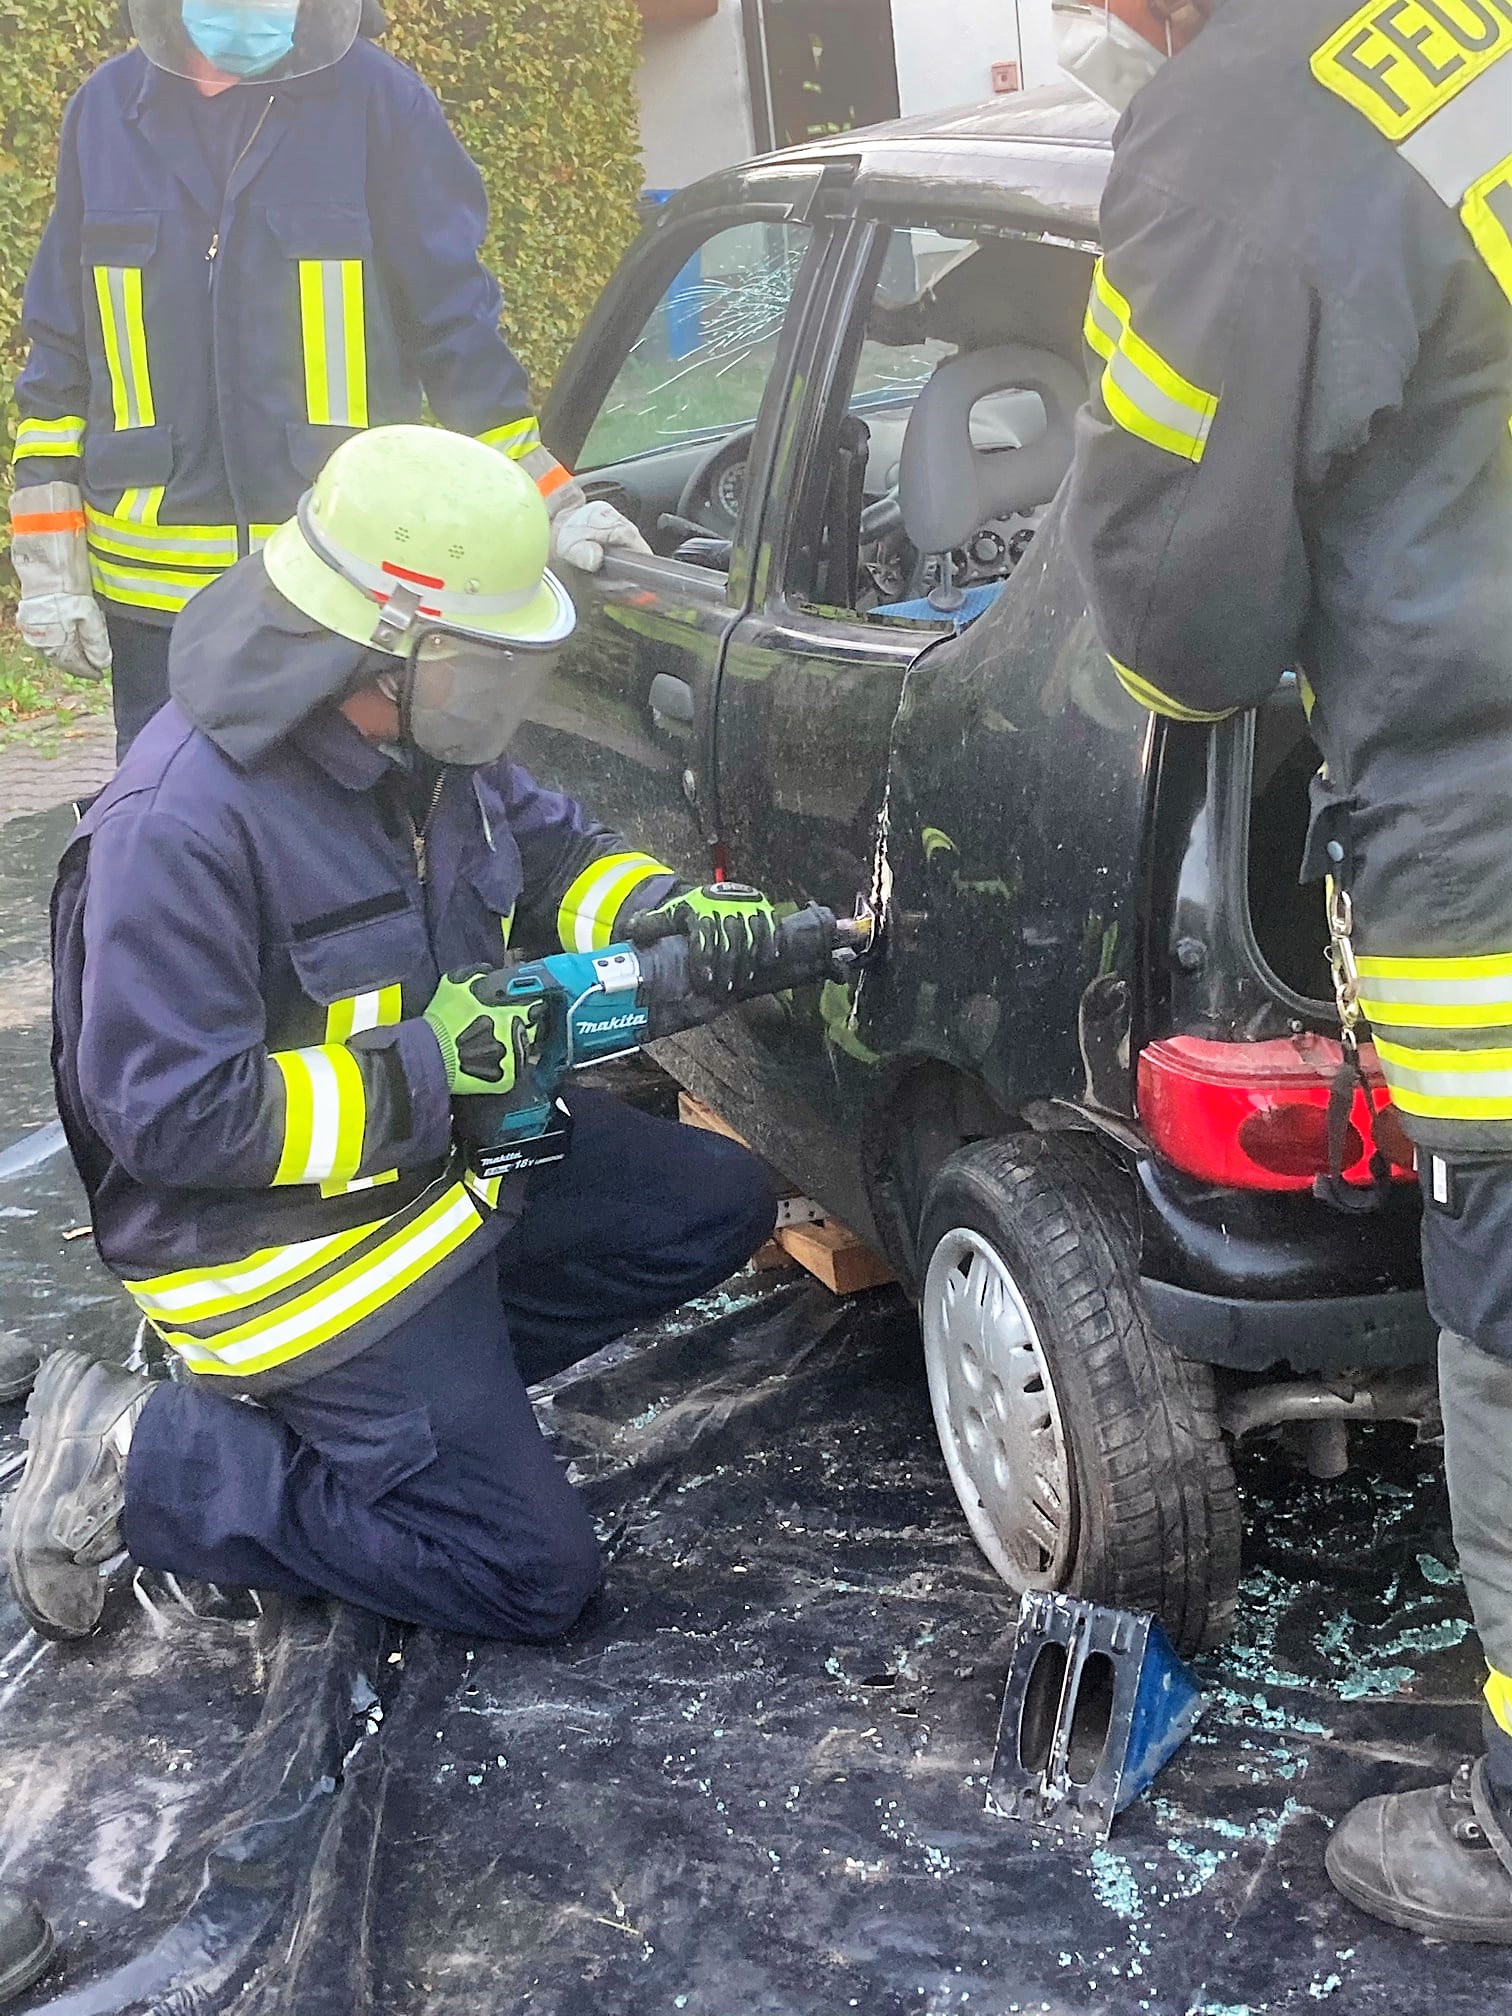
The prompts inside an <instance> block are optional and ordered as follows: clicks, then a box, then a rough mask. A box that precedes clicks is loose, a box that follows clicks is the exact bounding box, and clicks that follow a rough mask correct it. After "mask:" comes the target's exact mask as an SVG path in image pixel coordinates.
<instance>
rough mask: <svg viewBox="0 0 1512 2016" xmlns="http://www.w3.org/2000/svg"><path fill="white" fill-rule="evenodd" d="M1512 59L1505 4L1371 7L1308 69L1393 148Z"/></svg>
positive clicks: (1382, 2)
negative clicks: (1504, 60) (1505, 59)
mask: <svg viewBox="0 0 1512 2016" xmlns="http://www.w3.org/2000/svg"><path fill="white" fill-rule="evenodd" d="M1509 53H1512V13H1509V12H1508V10H1507V9H1506V7H1505V6H1503V5H1501V4H1500V0H1368V4H1367V5H1366V6H1364V7H1362V8H1360V10H1359V12H1358V13H1356V14H1351V15H1350V17H1349V19H1348V20H1347V21H1346V22H1344V23H1343V25H1342V26H1341V27H1339V28H1336V29H1335V30H1334V32H1333V34H1332V35H1330V36H1329V38H1328V40H1327V41H1326V42H1324V43H1322V44H1321V45H1320V46H1319V47H1318V48H1317V49H1315V50H1314V51H1313V56H1312V66H1311V67H1312V73H1313V75H1314V77H1316V78H1317V80H1318V82H1319V83H1320V84H1321V85H1323V86H1324V88H1325V89H1326V90H1329V91H1332V92H1333V94H1334V96H1335V97H1336V98H1342V99H1343V100H1344V101H1345V103H1346V104H1348V105H1353V107H1354V108H1355V110H1356V111H1357V112H1363V113H1364V115H1365V117H1366V118H1367V119H1368V120H1369V121H1370V123H1371V125H1372V126H1374V127H1375V128H1376V129H1377V130H1378V131H1379V132H1381V133H1384V134H1385V136H1386V138H1387V139H1388V140H1405V139H1406V138H1407V136H1408V135H1409V134H1410V133H1415V132H1416V131H1417V129H1418V128H1419V127H1420V126H1421V125H1423V124H1424V122H1425V121H1426V120H1428V119H1431V118H1432V117H1433V115H1434V113H1436V112H1439V111H1441V110H1442V109H1443V107H1444V106H1446V105H1447V104H1449V102H1450V100H1451V99H1454V98H1457V97H1458V96H1459V95H1460V93H1461V92H1462V91H1465V90H1467V89H1468V88H1469V86H1470V85H1472V84H1473V83H1474V82H1475V81H1476V79H1477V78H1478V77H1480V76H1482V75H1483V74H1484V73H1485V72H1486V71H1487V70H1489V69H1490V67H1491V65H1492V64H1493V63H1497V62H1500V60H1501V58H1502V57H1503V56H1506V55H1508V54H1509Z"/></svg>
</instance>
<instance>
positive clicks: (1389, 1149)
mask: <svg viewBox="0 0 1512 2016" xmlns="http://www.w3.org/2000/svg"><path fill="white" fill-rule="evenodd" d="M1340 1054H1341V1053H1340V1049H1339V1045H1338V1044H1337V1043H1335V1042H1331V1041H1330V1040H1329V1039H1328V1038H1327V1037H1326V1036H1316V1035H1311V1034H1304V1035H1301V1036H1285V1037H1281V1038H1278V1039H1277V1040H1275V1041H1273V1042H1269V1043H1215V1042H1211V1041H1209V1040H1208V1039H1207V1038H1206V1037H1202V1036H1170V1037H1167V1038H1166V1039H1165V1041H1163V1042H1160V1043H1152V1044H1151V1045H1150V1046H1149V1048H1148V1049H1146V1050H1144V1051H1142V1052H1141V1054H1140V1059H1139V1117H1140V1119H1141V1120H1142V1121H1143V1123H1144V1128H1145V1132H1146V1133H1147V1134H1148V1135H1149V1137H1150V1141H1151V1144H1152V1146H1153V1147H1155V1148H1156V1149H1157V1150H1158V1152H1159V1153H1160V1154H1162V1155H1163V1156H1165V1158H1166V1160H1167V1161H1169V1162H1174V1163H1175V1165H1176V1167H1177V1168H1178V1169H1184V1170H1186V1171H1187V1173H1188V1174H1189V1175H1192V1176H1201V1177H1204V1178H1206V1179H1207V1180H1208V1181H1209V1182H1213V1183H1222V1184H1225V1185H1227V1186H1228V1187H1230V1188H1233V1189H1238V1190H1307V1189H1310V1188H1311V1187H1312V1180H1313V1178H1314V1177H1315V1176H1322V1175H1326V1174H1327V1171H1328V1095H1329V1090H1330V1087H1331V1086H1332V1084H1333V1079H1334V1073H1335V1071H1336V1070H1337V1069H1338V1066H1339V1059H1340ZM1361 1061H1362V1062H1363V1063H1364V1066H1365V1075H1366V1077H1367V1079H1368V1080H1369V1082H1370V1097H1371V1104H1372V1106H1373V1107H1374V1109H1375V1115H1376V1116H1377V1117H1376V1118H1375V1119H1374V1122H1373V1123H1372V1117H1371V1115H1370V1114H1369V1113H1368V1112H1367V1110H1366V1104H1365V1095H1364V1093H1363V1092H1361V1091H1359V1090H1358V1089H1356V1092H1355V1096H1354V1109H1353V1112H1352V1114H1351V1116H1350V1126H1349V1131H1348V1134H1347V1136H1346V1141H1345V1150H1344V1164H1345V1166H1344V1175H1345V1178H1346V1180H1347V1181H1348V1182H1350V1183H1368V1182H1369V1181H1370V1139H1371V1133H1372V1125H1373V1128H1374V1133H1375V1138H1376V1140H1377V1141H1378V1142H1379V1144H1380V1147H1381V1150H1382V1152H1383V1154H1385V1155H1387V1156H1388V1157H1389V1158H1390V1159H1391V1162H1392V1165H1393V1166H1392V1174H1393V1176H1394V1177H1396V1178H1397V1179H1398V1180H1402V1181H1406V1180H1410V1179H1411V1177H1412V1173H1413V1171H1412V1147H1411V1144H1410V1142H1409V1141H1408V1140H1407V1137H1406V1135H1405V1134H1404V1133H1403V1131H1402V1126H1401V1122H1400V1121H1399V1120H1398V1118H1397V1115H1396V1113H1395V1111H1394V1110H1393V1109H1392V1108H1391V1105H1390V1097H1389V1094H1388V1093H1387V1090H1386V1086H1385V1083H1384V1081H1383V1080H1382V1078H1381V1073H1380V1067H1379V1066H1378V1065H1377V1063H1376V1061H1375V1054H1374V1052H1373V1051H1372V1050H1371V1049H1370V1048H1369V1046H1368V1045H1367V1046H1366V1047H1365V1048H1364V1049H1363V1050H1362V1052H1361Z"/></svg>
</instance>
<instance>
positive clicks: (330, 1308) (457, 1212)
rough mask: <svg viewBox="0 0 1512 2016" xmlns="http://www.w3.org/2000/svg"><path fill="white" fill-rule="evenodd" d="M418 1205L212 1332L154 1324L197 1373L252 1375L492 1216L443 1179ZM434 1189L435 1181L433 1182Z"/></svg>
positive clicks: (304, 1347)
mask: <svg viewBox="0 0 1512 2016" xmlns="http://www.w3.org/2000/svg"><path fill="white" fill-rule="evenodd" d="M441 1186H442V1187H441V1188H440V1194H439V1195H436V1196H433V1194H432V1191H427V1192H426V1193H425V1195H424V1196H423V1197H421V1198H419V1199H418V1200H417V1202H416V1205H414V1206H411V1207H410V1208H409V1209H408V1210H405V1211H401V1212H398V1213H396V1214H395V1216H394V1217H393V1218H391V1219H386V1220H383V1221H381V1222H380V1224H379V1225H378V1226H377V1227H373V1226H368V1227H365V1228H364V1229H365V1230H366V1231H367V1232H369V1233H372V1232H374V1231H375V1230H376V1231H377V1232H378V1233H379V1234H380V1235H381V1236H379V1237H378V1238H377V1240H376V1241H374V1242H373V1243H372V1244H369V1245H364V1246H362V1247H361V1248H359V1249H358V1251H357V1252H356V1253H355V1254H354V1255H353V1256H352V1258H351V1259H350V1260H349V1261H348V1262H347V1264H346V1265H345V1266H343V1267H338V1268H337V1269H336V1270H335V1271H334V1272H332V1273H330V1274H328V1275H327V1276H326V1277H325V1278H324V1279H323V1280H321V1281H320V1282H319V1283H317V1284H316V1286H314V1287H312V1288H309V1289H307V1290H306V1291H305V1293H304V1294H302V1295H299V1296H296V1297H295V1298H294V1299H293V1300H292V1301H288V1302H283V1303H280V1304H279V1305H278V1306H276V1307H275V1308H273V1309H269V1310H264V1311H259V1312H258V1313H257V1314H256V1315H254V1316H252V1317H249V1318H248V1319H247V1320H246V1321H245V1322H242V1323H238V1324H235V1325H233V1326H230V1327H227V1328H225V1329H221V1330H217V1331H215V1332H213V1333H212V1334H210V1335H209V1336H201V1335H196V1334H195V1333H194V1332H193V1331H192V1330H173V1329H169V1328H167V1327H166V1326H165V1325H164V1324H162V1323H161V1322H159V1323H155V1324H154V1328H155V1329H156V1330H157V1332H158V1335H159V1336H160V1337H161V1338H162V1339H163V1341H164V1343H166V1344H168V1345H171V1346H172V1348H173V1349H174V1350H175V1351H177V1352H178V1353H179V1354H180V1355H181V1356H182V1357H183V1358H184V1359H185V1361H186V1362H187V1363H188V1364H189V1365H190V1366H191V1367H192V1368H193V1370H194V1371H196V1372H201V1373H207V1374H211V1375H214V1374H221V1375H232V1376H235V1377H239V1378H247V1377H250V1376H251V1375H253V1374H255V1373H258V1372H266V1371H269V1370H270V1369H271V1368H272V1367H274V1366H276V1365H284V1364H288V1363H289V1362H290V1361H291V1360H292V1359H295V1358H299V1357H302V1356H303V1354H304V1353H305V1352H307V1351H313V1350H315V1349H316V1348H317V1347H318V1346H319V1345H321V1344H327V1343H329V1342H330V1340H331V1339H332V1338H333V1337H339V1336H340V1335H341V1334H342V1332H343V1331H345V1330H350V1329H352V1328H354V1327H355V1326H356V1325H357V1324H358V1323H361V1322H362V1321H363V1320H364V1319H365V1318H366V1317H368V1316H371V1315H372V1314H373V1313H374V1312H375V1311H376V1310H378V1309H381V1308H382V1307H383V1306H384V1304H385V1303H388V1302H392V1301H393V1300H395V1298H396V1297H398V1296H399V1295H402V1294H403V1293H404V1291H405V1290H406V1289H407V1288H410V1287H412V1286H413V1285H414V1283H415V1282H416V1281H418V1280H419V1279H420V1277H421V1276H422V1275H423V1274H427V1273H429V1272H430V1270H431V1269H432V1268H433V1267H436V1266H439V1265H440V1263H441V1262H442V1261H443V1260H446V1259H448V1258H449V1257H450V1256H451V1255H452V1254H453V1253H455V1252H456V1250H457V1249H458V1247H459V1246H461V1245H462V1244H463V1243H464V1241H466V1240H467V1239H469V1238H471V1237H472V1235H473V1233H475V1232H476V1231H478V1230H479V1228H480V1227H481V1226H482V1225H484V1224H485V1223H486V1222H487V1219H486V1215H485V1213H484V1212H483V1210H482V1209H480V1207H479V1206H478V1205H477V1204H476V1203H474V1201H473V1199H472V1197H471V1195H470V1194H469V1192H468V1191H467V1189H466V1187H465V1186H464V1185H463V1184H461V1183H459V1182H455V1181H452V1180H451V1179H449V1178H445V1177H443V1178H442V1179H441ZM433 1188H434V1186H433Z"/></svg>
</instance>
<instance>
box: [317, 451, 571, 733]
mask: <svg viewBox="0 0 1512 2016" xmlns="http://www.w3.org/2000/svg"><path fill="white" fill-rule="evenodd" d="M310 507H311V496H310V493H309V492H308V491H307V492H306V493H305V495H304V496H303V497H302V498H301V499H300V501H299V525H300V530H301V531H302V532H303V534H304V536H305V539H306V540H307V541H308V543H309V545H310V547H311V548H312V549H313V551H314V552H316V553H317V554H319V556H320V558H321V559H322V560H323V561H324V562H325V564H326V565H327V566H328V567H330V568H331V569H332V570H333V571H334V572H335V573H337V574H339V575H340V576H341V577H342V579H343V580H344V581H346V582H348V583H349V584H350V585H351V586H352V587H354V588H357V589H360V590H361V591H362V593H363V594H364V595H369V596H372V595H374V592H375V591H374V589H373V586H372V583H371V581H370V580H368V579H367V578H366V575H367V571H368V570H366V569H364V568H361V567H359V566H357V565H355V564H354V563H353V561H352V560H351V557H350V556H349V555H346V554H343V553H342V552H341V551H340V550H339V549H337V548H335V547H333V546H332V545H331V542H330V540H329V539H328V538H327V537H326V536H325V534H324V533H323V532H322V531H321V529H320V526H319V524H318V522H317V521H316V518H315V515H314V512H313V511H312V509H311V508H310ZM547 578H548V581H549V580H550V577H549V576H548V577H547ZM385 585H386V591H387V599H386V600H385V601H383V602H382V606H381V607H378V608H376V609H375V612H374V625H373V634H372V637H371V638H370V640H369V642H370V644H371V646H372V648H373V649H374V650H375V651H382V652H385V653H387V654H388V656H390V657H392V658H395V659H397V660H399V661H400V662H399V663H397V664H396V665H395V666H394V669H393V671H392V672H390V673H385V674H383V675H381V676H380V678H379V680H378V684H379V686H380V687H381V688H382V690H383V691H384V692H386V693H387V694H388V696H389V698H390V699H391V700H393V701H394V702H395V704H396V705H397V706H398V709H399V726H400V732H401V734H402V735H403V737H404V739H405V741H407V742H412V743H413V744H414V746H415V747H416V748H417V749H421V750H423V751H424V752H425V754H426V755H427V756H433V757H434V758H435V759H436V761H437V762H438V763H452V764H456V765H458V766H459V767H460V768H462V769H467V770H476V769H478V768H479V767H480V766H482V765H483V764H485V763H496V762H497V761H498V759H499V758H500V757H501V756H502V755H503V754H504V751H505V750H506V749H507V748H508V747H509V744H510V743H511V741H512V740H513V739H514V736H515V732H516V730H517V729H518V728H519V727H520V725H521V723H522V722H523V721H525V720H526V719H527V717H528V716H529V714H530V711H531V709H532V707H533V706H534V705H535V702H536V700H537V698H538V697H539V695H540V692H541V689H542V687H544V686H545V684H546V682H547V680H548V679H549V678H550V677H551V674H552V671H553V669H554V668H555V665H556V661H557V657H558V654H559V653H560V651H561V647H562V645H563V644H564V643H565V642H566V640H567V639H568V637H570V636H571V634H572V631H573V628H574V626H575V623H576V617H575V615H574V612H573V608H572V604H571V602H570V601H569V600H568V598H567V594H566V591H565V590H564V589H562V588H560V587H558V586H557V584H556V583H555V582H551V586H552V589H553V591H554V592H555V594H556V596H557V619H556V622H555V624H554V625H553V627H552V631H551V634H550V635H548V636H545V637H541V638H520V637H500V636H496V635H494V634H493V633H491V632H489V631H486V630H481V629H476V628H469V627H468V625H467V622H466V620H465V615H459V614H454V613H447V612H446V611H444V610H440V609H438V608H437V607H436V606H435V605H436V603H437V602H438V601H444V602H447V603H459V604H465V603H472V604H474V605H479V604H483V603H503V602H510V601H516V600H517V601H518V602H519V603H520V604H521V605H522V606H523V605H524V604H525V603H527V602H531V601H534V600H535V599H536V595H537V593H538V590H536V589H531V590H529V591H527V592H526V593H525V594H524V595H522V596H520V597H509V596H492V597H489V596H467V595H447V594H445V593H444V592H443V591H437V590H435V589H432V588H427V587H419V586H414V585H411V584H410V583H407V582H404V581H401V580H397V579H391V580H390V581H389V582H387V583H386V584H385ZM470 613H475V614H477V615H479V616H500V615H507V614H508V613H509V611H508V610H506V609H503V608H493V607H489V608H486V609H485V608H482V607H476V608H475V609H474V611H472V612H470Z"/></svg>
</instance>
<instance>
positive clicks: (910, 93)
mask: <svg viewBox="0 0 1512 2016" xmlns="http://www.w3.org/2000/svg"><path fill="white" fill-rule="evenodd" d="M892 10H893V41H894V43H895V45H896V48H897V52H898V97H899V100H900V103H901V108H902V110H903V112H904V113H905V114H907V113H913V112H940V111H943V110H944V109H945V108H946V107H947V106H951V105H971V104H974V103H976V101H977V100H978V99H982V98H990V97H991V96H992V95H993V74H992V73H993V66H994V65H995V64H1000V63H1017V65H1018V66H1019V69H1018V75H1019V83H1020V86H1021V87H1022V88H1023V89H1026V90H1027V89H1029V88H1030V87H1032V86H1033V85H1036V84H1048V83H1050V82H1051V80H1052V79H1053V78H1054V76H1055V74H1056V70H1055V53H1054V48H1053V45H1052V42H1051V36H1050V0H892Z"/></svg>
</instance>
